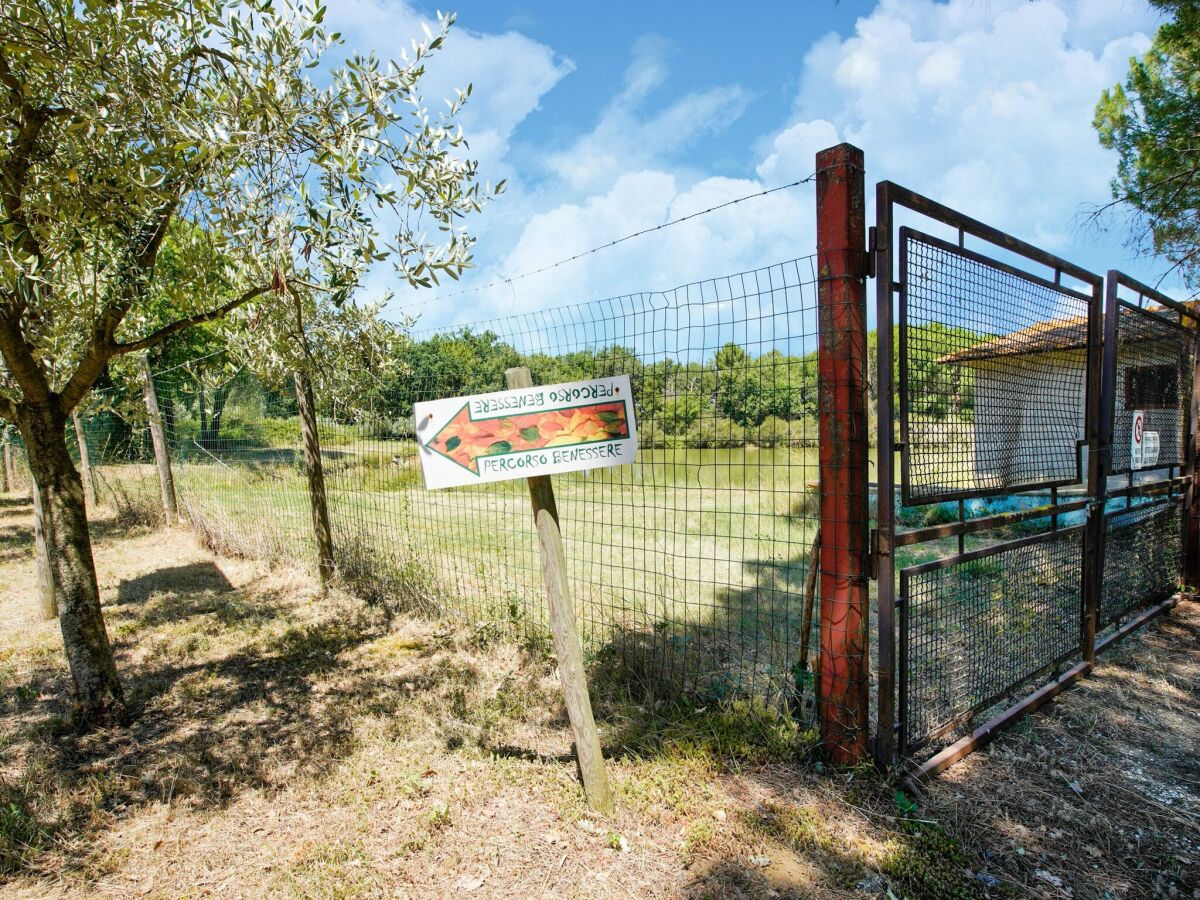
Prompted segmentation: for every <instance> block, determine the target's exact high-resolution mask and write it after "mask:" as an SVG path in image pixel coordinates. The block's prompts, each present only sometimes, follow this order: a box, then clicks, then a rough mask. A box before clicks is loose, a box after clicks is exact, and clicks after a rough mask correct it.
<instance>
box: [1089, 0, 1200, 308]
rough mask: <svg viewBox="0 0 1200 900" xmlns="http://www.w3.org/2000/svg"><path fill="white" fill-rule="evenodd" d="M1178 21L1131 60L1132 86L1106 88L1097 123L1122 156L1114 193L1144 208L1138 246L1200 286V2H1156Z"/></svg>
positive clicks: (1103, 139)
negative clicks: (1198, 143) (1199, 141)
mask: <svg viewBox="0 0 1200 900" xmlns="http://www.w3.org/2000/svg"><path fill="white" fill-rule="evenodd" d="M1155 5H1156V6H1159V7H1160V8H1162V9H1164V10H1165V11H1167V12H1170V13H1173V14H1174V16H1175V18H1174V20H1173V21H1171V22H1168V23H1167V24H1165V25H1163V26H1162V27H1161V28H1159V30H1158V33H1157V34H1156V35H1155V38H1154V43H1153V44H1152V46H1151V47H1150V49H1149V50H1148V51H1147V52H1146V53H1145V54H1144V55H1143V56H1141V57H1135V58H1133V59H1131V60H1130V61H1129V73H1128V75H1127V76H1126V80H1125V82H1124V84H1117V85H1114V86H1113V87H1111V88H1109V89H1108V90H1106V91H1104V93H1103V94H1101V96H1100V101H1099V102H1098V103H1097V104H1096V113H1095V118H1094V120H1093V124H1094V125H1095V128H1096V131H1097V134H1098V135H1099V137H1100V143H1101V144H1102V145H1103V146H1104V147H1106V148H1108V149H1110V150H1115V151H1116V153H1117V174H1116V177H1115V178H1114V179H1113V181H1112V195H1113V198H1114V199H1115V200H1116V201H1118V202H1121V203H1125V204H1128V205H1129V206H1131V207H1132V208H1133V209H1134V210H1136V212H1137V216H1138V220H1139V230H1138V231H1137V232H1135V234H1134V235H1133V240H1134V243H1135V244H1137V245H1139V246H1141V247H1142V248H1143V249H1149V250H1153V251H1154V252H1156V253H1159V254H1162V255H1164V256H1166V257H1167V258H1168V259H1170V260H1171V261H1172V262H1174V263H1176V264H1177V265H1178V266H1179V267H1180V270H1181V272H1182V273H1183V275H1184V276H1185V278H1186V279H1187V281H1188V283H1189V284H1191V285H1193V286H1195V285H1197V284H1200V171H1197V168H1196V164H1195V160H1196V147H1195V139H1196V133H1197V129H1198V128H1200V4H1197V3H1196V2H1194V0H1155Z"/></svg>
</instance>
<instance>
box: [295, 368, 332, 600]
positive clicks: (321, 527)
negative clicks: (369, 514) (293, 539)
mask: <svg viewBox="0 0 1200 900" xmlns="http://www.w3.org/2000/svg"><path fill="white" fill-rule="evenodd" d="M295 380H296V405H297V406H298V407H299V409H300V436H301V438H302V440H303V443H304V474H305V475H306V476H307V477H308V499H309V503H310V505H311V508H312V525H313V539H314V540H315V542H316V545H317V569H318V571H319V572H320V574H321V587H322V588H327V587H329V583H330V582H331V581H332V580H333V569H334V565H333V531H332V529H331V528H330V527H329V504H328V502H327V500H326V495H325V467H324V465H323V464H322V462H321V438H320V434H319V433H318V431H317V405H316V401H315V400H314V399H313V389H312V381H311V380H310V379H309V377H308V373H307V372H304V371H301V370H297V371H296V373H295Z"/></svg>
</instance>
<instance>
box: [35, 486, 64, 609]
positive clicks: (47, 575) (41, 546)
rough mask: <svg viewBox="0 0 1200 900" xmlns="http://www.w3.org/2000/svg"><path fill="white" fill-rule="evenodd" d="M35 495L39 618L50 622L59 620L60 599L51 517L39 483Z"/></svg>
mask: <svg viewBox="0 0 1200 900" xmlns="http://www.w3.org/2000/svg"><path fill="white" fill-rule="evenodd" d="M31 487H32V491H31V493H32V494H33V549H34V560H35V563H36V565H37V588H36V591H37V612H38V618H39V619H42V620H43V621H46V622H48V621H50V620H51V619H57V618H58V597H57V596H55V593H54V570H53V569H52V568H51V567H50V516H49V515H47V513H46V504H45V503H44V502H42V493H41V491H39V490H38V486H37V482H36V481H34V482H33V484H32V486H31Z"/></svg>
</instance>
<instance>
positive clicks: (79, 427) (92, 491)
mask: <svg viewBox="0 0 1200 900" xmlns="http://www.w3.org/2000/svg"><path fill="white" fill-rule="evenodd" d="M71 424H73V425H74V426H75V442H76V443H77V444H78V445H79V474H80V475H81V476H82V478H83V499H84V501H85V502H86V503H87V508H88V509H90V510H93V512H94V511H95V509H96V482H95V481H93V480H92V455H91V452H90V451H89V450H88V442H87V433H86V432H85V431H84V430H83V419H82V418H81V417H80V415H79V413H78V412H73V413H71Z"/></svg>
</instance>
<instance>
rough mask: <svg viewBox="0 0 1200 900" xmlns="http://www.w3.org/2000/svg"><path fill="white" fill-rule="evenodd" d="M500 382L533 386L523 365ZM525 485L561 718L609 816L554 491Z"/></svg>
mask: <svg viewBox="0 0 1200 900" xmlns="http://www.w3.org/2000/svg"><path fill="white" fill-rule="evenodd" d="M504 378H505V381H506V382H507V385H508V387H509V388H510V389H515V388H528V387H533V377H532V376H531V375H530V372H529V369H527V368H525V367H524V366H519V367H517V368H513V369H508V370H507V371H506V372H505V373H504ZM526 480H527V481H528V483H529V501H530V503H531V505H532V506H533V521H534V525H535V526H536V528H537V536H538V548H539V549H540V551H541V556H542V575H543V576H544V577H545V581H546V600H547V601H548V604H549V607H550V630H551V632H553V634H554V651H555V653H556V655H557V656H558V673H559V678H560V679H561V680H562V686H563V694H564V695H565V697H566V703H567V717H568V718H569V719H570V721H571V730H572V731H573V732H574V733H575V758H576V759H577V760H578V762H579V772H580V774H581V775H582V776H583V790H584V793H585V794H586V795H587V801H588V806H590V807H591V808H592V809H594V810H596V811H598V812H602V813H611V812H612V811H613V809H614V804H613V796H612V790H611V788H610V787H609V785H608V774H607V773H606V772H605V770H604V755H603V753H602V751H601V749H600V734H599V732H598V731H597V730H596V720H595V719H594V718H593V716H592V700H591V697H589V696H588V685H587V675H586V673H585V672H584V668H583V650H582V648H581V647H580V644H579V632H578V630H577V628H576V624H575V609H574V607H573V606H572V604H571V588H570V584H569V582H568V581H567V557H566V552H565V551H564V550H563V542H562V532H561V530H560V529H559V523H558V506H557V504H556V503H555V501H554V486H553V484H552V483H551V481H550V476H549V475H539V476H536V477H534V478H529V479H526Z"/></svg>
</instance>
